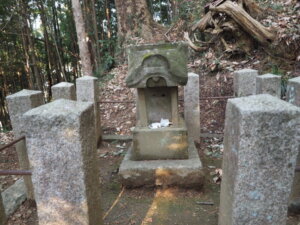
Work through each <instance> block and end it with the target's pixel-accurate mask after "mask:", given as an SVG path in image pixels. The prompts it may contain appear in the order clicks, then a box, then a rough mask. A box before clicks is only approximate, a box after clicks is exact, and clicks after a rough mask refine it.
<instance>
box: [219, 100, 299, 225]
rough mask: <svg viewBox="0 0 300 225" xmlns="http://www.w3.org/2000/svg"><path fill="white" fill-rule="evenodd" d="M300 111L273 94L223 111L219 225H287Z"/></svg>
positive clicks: (235, 102)
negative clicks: (224, 115) (224, 116)
mask: <svg viewBox="0 0 300 225" xmlns="http://www.w3.org/2000/svg"><path fill="white" fill-rule="evenodd" d="M299 137H300V109H299V108H298V107H295V106H293V105H292V104H289V103H287V102H285V101H282V100H280V99H278V98H276V97H273V96H271V95H266V94H263V95H255V96H250V97H244V98H236V99H230V100H228V103H227V108H226V121H225V134H224V158H223V177H222V184H221V200H220V214H219V225H241V224H247V225H285V224H286V217H287V207H288V199H289V194H290V191H291V187H292V182H293V176H294V170H295V166H296V158H297V154H298V147H299Z"/></svg>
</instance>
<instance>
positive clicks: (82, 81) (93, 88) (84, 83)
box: [76, 76, 102, 143]
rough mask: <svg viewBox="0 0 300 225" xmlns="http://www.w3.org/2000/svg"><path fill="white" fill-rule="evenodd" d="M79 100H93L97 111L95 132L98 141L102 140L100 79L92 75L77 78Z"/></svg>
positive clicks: (95, 111)
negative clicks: (99, 102)
mask: <svg viewBox="0 0 300 225" xmlns="http://www.w3.org/2000/svg"><path fill="white" fill-rule="evenodd" d="M76 95H77V101H81V102H92V103H93V104H94V113H95V117H94V118H95V132H96V141H97V143H98V142H99V141H100V140H101V135H102V129H101V121H100V110H99V104H98V101H99V85H98V79H97V78H96V77H92V76H84V77H80V78H78V79H76Z"/></svg>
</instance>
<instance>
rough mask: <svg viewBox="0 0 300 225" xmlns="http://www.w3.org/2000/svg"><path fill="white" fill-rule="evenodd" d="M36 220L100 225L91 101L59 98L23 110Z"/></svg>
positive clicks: (44, 223)
mask: <svg viewBox="0 0 300 225" xmlns="http://www.w3.org/2000/svg"><path fill="white" fill-rule="evenodd" d="M22 126H23V127H24V130H25V134H26V139H27V148H28V156H29V160H30V165H31V166H32V168H31V170H32V182H33V185H34V188H35V196H36V203H37V210H38V220H39V225H49V224H53V225H54V224H57V225H58V224H59V225H75V224H78V225H79V224H80V225H101V224H103V223H102V212H101V206H100V183H99V164H98V163H97V162H98V161H97V153H96V150H97V149H96V142H95V126H94V107H93V104H92V103H91V102H76V101H71V100H65V99H59V100H56V101H54V102H51V103H49V104H46V105H43V106H40V107H38V108H35V109H32V110H30V111H28V112H27V113H25V114H24V121H23V124H22Z"/></svg>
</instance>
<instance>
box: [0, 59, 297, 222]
mask: <svg viewBox="0 0 300 225" xmlns="http://www.w3.org/2000/svg"><path fill="white" fill-rule="evenodd" d="M257 60H258V59H257V58H253V59H249V60H248V61H247V62H242V61H230V62H228V65H229V66H230V67H231V68H232V70H237V69H240V68H247V67H248V68H250V65H252V66H251V68H253V69H258V70H259V71H260V72H261V73H262V72H265V71H263V70H261V67H260V65H259V64H255V63H254V64H253V62H255V61H257ZM201 68H202V67H201V62H199V61H198V60H195V61H193V62H192V63H190V64H189V71H193V72H196V73H198V74H199V75H200V98H201V101H200V105H201V109H200V110H201V113H200V114H201V132H202V133H217V134H222V132H223V128H224V119H225V107H226V101H227V98H224V99H214V98H211V97H219V96H229V97H230V96H232V95H233V90H232V85H233V79H232V73H231V72H228V71H223V72H222V71H220V72H218V73H209V72H207V71H205V70H202V69H201ZM126 73H127V66H126V65H123V66H119V67H117V68H116V69H114V70H113V71H111V73H110V75H109V76H111V77H112V79H110V80H108V81H106V82H105V83H103V84H102V88H101V96H100V100H101V101H102V103H101V104H100V109H101V117H102V126H103V131H104V133H105V134H121V135H128V134H130V128H132V127H133V126H134V124H135V113H136V108H135V107H136V106H135V103H134V99H135V90H134V89H128V88H126V87H125V82H124V80H125V77H126ZM179 93H180V97H179V99H183V96H182V93H183V90H182V88H180V90H179ZM207 97H209V98H207ZM182 105H183V103H182V101H180V110H181V112H182V111H183V106H182ZM12 139H13V135H12V133H11V132H8V133H5V134H4V133H2V134H1V136H0V141H1V143H2V144H4V143H8V142H9V141H11V140H12ZM222 141H223V140H222V138H202V139H201V142H200V143H197V149H198V152H199V155H200V157H201V160H202V162H203V165H204V170H205V174H206V177H205V184H204V187H203V188H202V189H200V190H187V189H180V188H175V187H173V188H166V189H162V188H138V189H123V188H122V186H121V184H120V183H119V181H118V176H117V172H118V168H119V165H120V163H121V161H122V158H123V156H124V155H125V153H126V151H127V149H128V147H129V145H130V144H131V143H130V142H117V141H116V142H110V143H109V142H103V143H102V145H101V146H100V148H99V149H98V156H99V161H100V171H101V178H100V180H101V184H102V207H103V212H104V215H106V216H105V224H107V225H109V224H110V225H115V224H122V225H127V224H128V225H129V224H143V225H146V224H157V225H174V224H178V225H193V224H202V225H217V220H218V205H219V195H220V181H221V176H220V173H221V162H222V150H223V145H222ZM1 143H0V144H1ZM0 159H1V164H0V169H17V167H18V163H17V156H16V153H15V149H14V147H11V148H9V149H7V150H5V151H2V152H0ZM2 162H4V163H2ZM16 179H18V177H17V176H6V177H3V176H2V177H1V176H0V184H1V186H0V187H1V190H4V189H5V188H7V187H8V186H10V185H11V184H13V183H14V182H15V180H16ZM203 202H211V203H213V205H205V204H203ZM114 203H115V204H114ZM113 205H114V207H112V206H113ZM111 207H112V208H111ZM36 222H37V212H36V207H35V205H34V203H33V202H29V201H26V202H25V203H24V204H23V205H22V206H21V207H20V208H19V209H18V210H17V211H16V212H15V213H14V214H13V215H12V216H11V217H10V218H9V221H8V225H35V224H36ZM299 223H300V217H299V216H289V217H288V225H299Z"/></svg>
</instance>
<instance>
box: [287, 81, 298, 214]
mask: <svg viewBox="0 0 300 225" xmlns="http://www.w3.org/2000/svg"><path fill="white" fill-rule="evenodd" d="M286 97H287V101H288V102H290V103H292V104H294V105H296V106H298V107H300V77H295V78H292V79H289V81H288V85H287V95H286ZM297 165H298V166H299V165H300V148H299V153H298V158H297ZM289 210H290V211H291V212H294V213H300V173H299V172H298V173H295V176H294V183H293V187H292V192H291V195H290V205H289Z"/></svg>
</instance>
